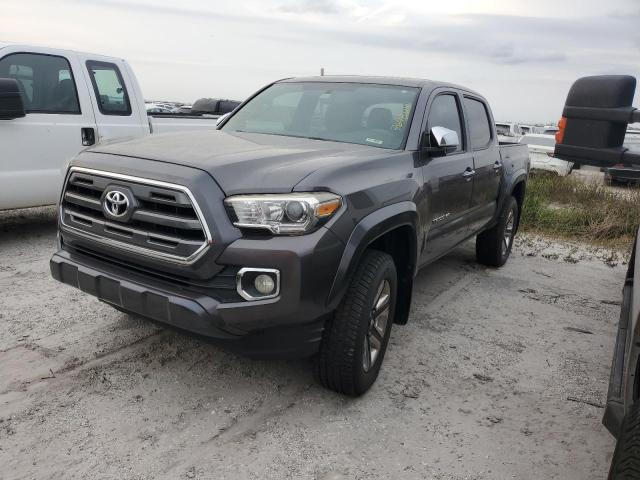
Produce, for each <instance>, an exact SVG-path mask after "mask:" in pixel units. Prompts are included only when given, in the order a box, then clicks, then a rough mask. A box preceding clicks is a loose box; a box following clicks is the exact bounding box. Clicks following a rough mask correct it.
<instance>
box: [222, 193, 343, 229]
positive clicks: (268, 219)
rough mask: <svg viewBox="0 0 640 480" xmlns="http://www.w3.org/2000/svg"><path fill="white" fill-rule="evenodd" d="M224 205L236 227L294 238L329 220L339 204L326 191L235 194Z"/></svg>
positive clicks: (336, 196)
mask: <svg viewBox="0 0 640 480" xmlns="http://www.w3.org/2000/svg"><path fill="white" fill-rule="evenodd" d="M224 203H225V205H227V207H228V208H229V209H230V214H231V217H232V218H231V220H232V221H233V224H234V225H235V226H236V227H240V228H262V229H266V230H269V231H270V232H271V233H274V234H276V235H278V234H279V235H296V234H301V233H306V232H309V231H311V230H312V229H313V228H314V227H316V226H317V225H318V224H321V223H323V222H326V221H327V220H328V219H329V218H331V217H332V216H333V214H334V213H335V212H336V211H337V210H338V209H339V208H340V206H341V205H342V198H340V196H339V195H335V194H333V193H328V192H317V193H287V194H283V195H235V196H233V197H228V198H227V199H225V201H224Z"/></svg>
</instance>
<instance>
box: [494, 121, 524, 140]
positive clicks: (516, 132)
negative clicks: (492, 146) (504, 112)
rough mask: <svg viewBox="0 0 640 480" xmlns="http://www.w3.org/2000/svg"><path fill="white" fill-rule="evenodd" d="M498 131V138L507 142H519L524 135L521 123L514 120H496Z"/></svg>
mask: <svg viewBox="0 0 640 480" xmlns="http://www.w3.org/2000/svg"><path fill="white" fill-rule="evenodd" d="M496 131H497V132H498V139H499V140H501V141H505V142H514V143H517V142H518V140H520V137H522V130H521V129H520V125H518V124H517V123H513V122H496Z"/></svg>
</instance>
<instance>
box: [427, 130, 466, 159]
mask: <svg viewBox="0 0 640 480" xmlns="http://www.w3.org/2000/svg"><path fill="white" fill-rule="evenodd" d="M422 145H423V147H422V150H423V151H426V152H427V153H429V154H430V155H431V156H432V157H442V156H445V155H447V154H448V153H451V152H455V151H456V149H457V148H458V147H459V146H460V139H459V138H458V133H457V132H455V131H454V130H450V129H448V128H445V127H432V128H431V130H430V131H429V132H424V134H423V137H422Z"/></svg>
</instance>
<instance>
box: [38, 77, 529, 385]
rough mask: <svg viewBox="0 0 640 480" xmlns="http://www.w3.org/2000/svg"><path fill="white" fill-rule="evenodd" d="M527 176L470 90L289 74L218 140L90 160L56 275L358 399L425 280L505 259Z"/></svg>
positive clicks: (238, 114) (173, 139)
mask: <svg viewBox="0 0 640 480" xmlns="http://www.w3.org/2000/svg"><path fill="white" fill-rule="evenodd" d="M528 170H529V158H528V152H527V147H526V145H518V144H501V143H499V142H498V139H497V133H496V131H495V127H494V120H493V117H492V114H491V110H490V108H489V105H488V103H487V101H486V100H485V99H484V98H483V97H482V96H481V95H479V94H477V93H475V92H473V91H471V90H468V89H466V88H462V87H459V86H455V85H449V84H446V83H441V82H434V81H428V80H415V79H399V78H386V77H312V78H294V79H285V80H281V81H277V82H275V83H273V84H271V85H268V86H267V87H265V88H263V89H262V90H260V91H258V92H257V93H256V94H254V95H253V96H252V97H251V98H250V99H248V100H247V101H245V102H244V103H243V104H242V105H241V106H240V107H238V109H236V110H235V111H234V112H233V113H232V114H231V115H229V116H228V117H227V118H225V119H224V120H223V121H222V122H221V123H220V125H219V127H218V129H217V130H216V131H213V132H205V131H199V132H190V133H179V134H164V135H157V136H151V137H144V138H138V139H134V140H130V141H126V142H122V143H116V144H104V145H97V146H95V147H92V148H91V149H89V150H86V151H84V152H82V153H80V154H79V155H78V156H77V157H76V158H75V159H74V160H72V161H71V162H70V165H69V168H68V171H67V174H66V179H65V182H64V186H63V191H62V194H61V198H60V205H59V210H60V211H59V215H60V218H59V249H58V251H57V252H56V253H55V254H54V255H53V257H52V259H51V272H52V275H53V277H54V278H55V279H57V280H59V281H61V282H64V283H66V284H69V285H72V286H74V287H77V288H79V289H81V290H83V291H85V292H87V293H89V294H91V295H94V296H96V297H98V298H99V299H100V300H102V301H104V302H107V303H108V304H110V305H112V306H113V307H115V308H117V309H120V310H122V311H124V312H127V313H130V314H133V315H139V316H143V317H146V318H149V319H151V320H154V321H157V322H161V323H163V324H168V325H172V326H175V327H178V328H180V329H184V330H188V331H191V332H193V333H196V334H199V335H203V336H206V337H209V338H210V339H214V340H216V341H219V342H221V343H223V344H224V345H226V346H227V347H229V348H233V349H235V350H237V351H239V352H242V353H244V354H246V355H249V356H252V357H304V356H312V355H314V356H315V365H316V367H315V368H316V374H317V377H318V379H319V381H320V382H321V383H322V384H323V385H324V386H326V387H328V388H330V389H333V390H335V391H338V392H341V393H344V394H347V395H354V396H355V395H360V394H362V393H364V392H366V391H367V390H368V389H369V387H370V386H371V385H372V384H373V382H374V381H375V379H376V377H377V375H378V372H379V370H380V366H381V364H382V361H383V357H384V355H385V350H386V348H387V344H388V342H389V335H390V333H391V327H392V325H393V324H405V323H407V320H408V319H409V310H410V306H411V292H412V285H413V279H414V277H415V275H416V272H417V271H418V269H419V268H421V267H424V266H426V265H428V264H429V263H431V262H433V261H434V260H436V259H438V258H439V257H441V256H443V255H445V254H446V253H447V252H449V251H451V250H452V249H453V248H455V247H456V246H457V245H459V244H461V243H462V242H465V241H466V240H468V239H471V238H474V237H475V241H476V253H477V258H478V261H479V262H480V263H482V264H484V265H488V266H493V267H499V266H501V265H503V264H504V263H505V262H506V260H507V258H508V256H509V253H510V252H511V248H512V246H513V239H514V235H515V233H516V230H517V228H518V222H519V219H520V212H521V210H522V204H523V200H524V195H525V186H526V180H527V175H528Z"/></svg>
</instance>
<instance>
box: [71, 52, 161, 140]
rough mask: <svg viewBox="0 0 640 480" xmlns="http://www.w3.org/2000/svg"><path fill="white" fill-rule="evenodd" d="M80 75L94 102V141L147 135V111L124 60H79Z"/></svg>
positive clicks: (101, 58) (83, 58) (100, 58)
mask: <svg viewBox="0 0 640 480" xmlns="http://www.w3.org/2000/svg"><path fill="white" fill-rule="evenodd" d="M81 61H82V63H83V64H84V69H83V74H84V76H85V78H86V81H87V85H89V94H90V95H91V98H92V99H93V102H94V105H95V106H96V108H95V116H96V123H97V125H98V137H97V141H98V142H101V141H105V140H112V139H126V138H133V137H140V136H143V135H146V134H148V133H149V121H148V119H147V114H146V111H144V112H141V111H140V104H142V105H144V101H143V99H142V98H138V96H141V93H140V91H139V89H138V88H137V83H135V81H134V80H132V78H131V77H130V74H129V70H128V68H127V64H126V63H125V62H124V60H118V59H113V58H106V57H97V56H96V57H81Z"/></svg>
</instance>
